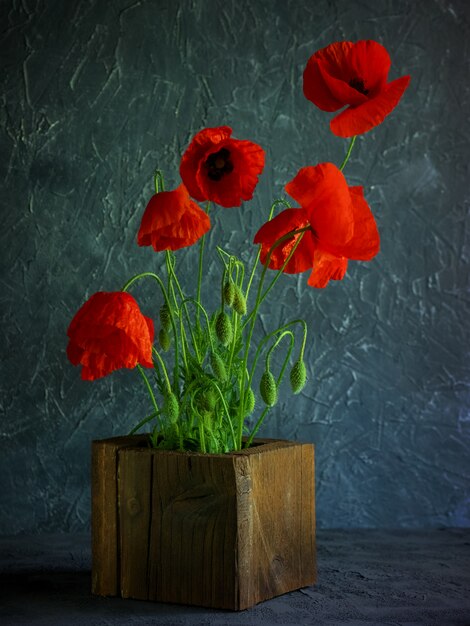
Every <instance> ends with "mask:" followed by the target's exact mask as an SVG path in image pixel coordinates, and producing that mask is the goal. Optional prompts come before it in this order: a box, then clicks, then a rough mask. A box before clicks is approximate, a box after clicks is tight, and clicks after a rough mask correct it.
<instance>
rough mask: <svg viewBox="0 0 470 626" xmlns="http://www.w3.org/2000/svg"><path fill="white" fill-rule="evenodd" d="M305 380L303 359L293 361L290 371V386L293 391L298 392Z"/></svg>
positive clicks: (305, 370)
mask: <svg viewBox="0 0 470 626" xmlns="http://www.w3.org/2000/svg"><path fill="white" fill-rule="evenodd" d="M306 382H307V368H306V367H305V363H304V362H303V361H297V362H296V363H294V367H293V368H292V369H291V371H290V386H291V387H292V391H293V392H294V393H300V392H301V391H302V389H303V388H304V387H305V383H306Z"/></svg>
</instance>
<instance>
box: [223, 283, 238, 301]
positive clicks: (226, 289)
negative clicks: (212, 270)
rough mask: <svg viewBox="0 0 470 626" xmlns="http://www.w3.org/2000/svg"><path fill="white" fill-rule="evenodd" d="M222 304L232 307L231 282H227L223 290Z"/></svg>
mask: <svg viewBox="0 0 470 626" xmlns="http://www.w3.org/2000/svg"><path fill="white" fill-rule="evenodd" d="M223 296H224V302H225V304H226V305H227V306H232V304H233V299H234V298H235V285H234V284H233V283H232V281H231V280H230V281H227V282H226V283H225V285H224V289H223Z"/></svg>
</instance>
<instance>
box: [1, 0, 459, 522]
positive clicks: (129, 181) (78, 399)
mask: <svg viewBox="0 0 470 626" xmlns="http://www.w3.org/2000/svg"><path fill="white" fill-rule="evenodd" d="M0 12H1V15H0V28H1V35H0V46H1V65H2V72H1V75H0V80H1V85H2V91H1V106H0V126H1V140H0V178H1V181H2V193H1V198H0V202H1V210H2V214H1V215H2V222H1V224H2V228H1V230H0V247H1V251H0V253H1V264H2V265H1V267H2V273H1V292H0V298H1V328H2V333H1V355H2V359H1V362H0V388H1V396H0V403H1V404H0V411H1V413H0V415H1V418H0V419H1V422H0V494H1V496H0V532H1V533H17V532H32V531H46V530H47V531H53V530H60V531H70V530H72V531H75V530H79V529H84V528H86V527H87V526H88V524H89V516H90V497H89V446H90V441H91V439H93V438H99V437H105V436H110V435H112V434H124V433H126V432H127V431H128V430H129V429H130V428H131V427H132V426H133V425H134V424H135V423H136V421H137V420H138V419H140V418H141V417H142V416H143V415H145V414H147V412H148V410H149V402H148V399H147V397H146V395H145V390H144V389H143V388H141V384H140V381H139V378H138V375H137V373H136V372H131V371H124V372H118V373H116V374H114V375H112V376H110V377H108V378H106V379H103V380H102V381H98V382H96V383H93V384H90V383H86V382H83V381H81V380H80V377H79V371H78V369H75V368H73V367H72V366H71V365H70V364H69V363H68V361H67V359H66V356H65V346H66V335H65V333H66V329H67V326H68V324H69V322H70V320H71V318H72V316H73V314H74V313H75V311H76V310H77V309H78V307H79V306H80V305H81V304H82V303H83V301H84V299H85V298H86V297H88V296H89V295H91V294H92V293H93V292H95V291H98V290H115V289H119V288H120V287H121V286H122V284H123V282H124V281H125V280H126V279H127V278H128V277H130V276H131V275H133V274H134V273H137V272H141V271H145V270H153V271H159V270H160V269H161V266H162V257H161V256H160V255H156V254H155V253H154V252H153V251H152V250H150V249H139V248H138V247H137V245H136V243H135V238H136V232H137V229H138V226H139V223H140V218H141V215H142V212H143V209H144V207H145V204H146V201H147V200H148V198H149V196H150V194H151V192H152V172H153V170H154V168H155V167H156V166H157V165H158V166H159V167H161V168H163V169H164V170H165V172H166V175H167V180H168V184H169V185H170V186H173V185H175V184H177V182H178V162H179V158H180V155H181V153H182V151H183V150H184V148H185V146H186V145H187V144H188V142H189V141H190V139H191V136H192V135H193V134H194V133H195V132H196V131H197V130H199V129H201V128H202V127H204V126H211V125H218V124H229V125H231V126H232V127H233V128H234V131H235V136H237V137H239V138H247V139H252V140H254V141H256V142H258V143H260V144H261V145H262V146H263V147H264V148H265V150H266V152H267V165H266V169H265V172H264V174H263V176H262V180H261V182H260V185H259V186H258V188H257V191H256V194H255V198H254V199H253V201H252V202H250V203H247V204H246V205H245V206H243V207H242V208H241V209H233V210H221V209H219V210H218V211H217V212H214V215H213V223H214V227H213V229H212V231H211V234H210V237H209V240H210V241H209V247H212V249H213V246H214V245H215V244H216V243H217V244H220V245H222V246H224V247H226V248H227V249H229V250H231V251H234V252H235V253H240V252H241V254H242V256H243V258H244V259H249V258H251V257H253V255H254V253H255V250H254V248H253V246H252V245H251V240H252V237H253V235H254V233H255V232H256V230H257V228H258V227H259V225H260V224H261V223H262V222H263V221H264V220H265V219H266V213H267V207H268V206H269V204H270V202H271V200H272V199H273V198H275V197H279V195H280V194H282V188H283V185H284V184H285V183H286V182H287V181H288V180H290V179H291V178H292V177H293V176H294V175H295V173H296V172H297V170H298V168H299V167H301V166H304V165H307V164H315V163H317V162H319V161H327V160H330V161H333V162H336V163H339V162H341V160H342V157H343V155H344V152H345V149H346V147H347V143H346V142H345V141H344V140H341V139H339V138H336V137H334V136H332V135H331V134H330V132H329V129H328V120H329V118H330V115H329V114H326V113H322V112H321V111H319V110H317V109H316V108H315V107H314V106H313V105H311V104H310V103H309V102H308V101H307V100H305V99H304V97H303V94H302V82H301V77H302V71H303V68H304V65H305V63H306V61H307V59H308V57H309V56H310V55H311V54H312V53H313V52H314V51H315V50H317V49H318V48H320V47H323V46H325V45H327V44H328V43H330V42H332V41H335V40H340V39H351V40H357V39H363V38H371V39H375V40H377V41H379V42H381V43H383V44H384V45H385V46H386V47H387V48H388V49H389V51H390V53H391V56H392V60H393V65H392V70H391V78H397V77H399V76H401V75H403V74H408V73H409V74H411V75H412V82H411V86H410V88H409V90H408V91H407V93H406V94H405V96H404V98H403V100H402V102H401V103H400V105H399V107H398V108H397V109H396V110H395V111H394V113H393V114H392V115H391V116H390V117H389V118H388V119H387V120H386V122H385V123H384V124H383V125H382V126H380V127H378V128H376V129H375V130H373V131H372V132H370V133H368V134H367V135H365V136H364V137H362V138H361V139H360V140H359V141H358V143H357V147H356V149H355V151H354V153H353V157H352V159H351V161H350V163H349V164H348V166H347V170H346V174H347V178H348V181H349V182H350V184H363V185H365V192H366V197H367V199H368V201H369V203H370V205H371V207H372V209H373V211H374V214H375V216H376V219H377V222H378V225H379V229H380V233H381V252H380V254H379V255H378V256H377V257H376V259H374V260H373V261H372V262H371V263H368V264H365V263H351V264H350V267H349V270H348V274H347V276H346V278H345V279H344V280H343V281H342V282H339V283H334V284H332V285H330V286H328V288H327V289H325V290H312V289H311V288H309V287H308V286H307V285H306V279H307V275H300V276H297V277H296V276H291V277H283V279H282V280H281V281H280V283H279V284H278V286H277V287H278V289H277V292H276V293H275V295H273V297H272V298H271V299H270V302H269V303H268V305H267V306H266V307H265V309H264V311H265V312H264V314H263V317H262V320H261V321H262V324H260V327H259V329H258V330H257V333H258V336H261V332H262V331H263V330H265V329H270V328H274V325H275V324H276V325H279V324H280V323H281V322H282V321H284V320H286V319H287V318H294V317H299V316H301V317H304V318H305V319H306V320H307V322H308V326H309V332H310V335H309V341H308V348H307V353H306V357H307V361H308V369H309V375H310V382H309V385H308V387H307V388H306V389H305V391H304V392H303V393H302V394H301V396H298V397H295V398H292V397H291V396H290V395H289V394H288V393H287V390H286V389H285V390H284V391H283V392H282V399H281V401H280V403H279V404H278V405H277V406H276V408H275V410H274V411H273V414H272V415H271V417H270V418H269V419H268V421H267V423H266V427H265V429H264V431H263V433H264V434H266V435H270V436H277V437H286V438H294V439H298V440H305V441H313V442H315V443H316V446H317V507H318V523H319V525H321V526H327V527H332V526H379V527H380V526H385V527H393V526H410V527H415V526H436V525H438V526H440V525H452V526H455V525H457V526H459V525H460V526H463V525H468V524H469V523H470V484H469V483H470V462H469V447H470V408H469V407H470V393H469V384H470V373H469V362H468V353H469V350H468V345H469V332H468V331H469V326H468V317H469V315H468V314H469V278H468V277H469V272H468V262H469V252H470V250H469V240H468V197H469V196H468V175H469V172H468V170H469V167H468V157H469V149H468V146H469V140H470V137H469V135H470V133H469V125H468V112H469V110H470V109H469V106H470V87H469V82H468V67H469V65H468V62H469V57H470V55H469V45H468V41H469V35H470V32H469V31H470V29H469V5H468V3H467V2H465V1H464V0H427V1H424V0H421V1H417V2H409V1H406V0H388V1H387V0H362V1H346V0H329V1H328V0H318V1H316V2H313V1H311V2H308V1H297V2H296V1H293V0H283V1H282V2H281V1H272V2H268V1H265V0H263V1H260V0H256V1H255V2H250V1H248V0H239V1H237V2H235V1H234V0H226V1H224V2H218V1H215V0H208V1H202V0H201V1H199V2H197V1H192V2H189V1H188V2H184V1H179V2H178V1H173V2H165V1H150V0H141V1H134V2H133V1H132V0H114V1H113V2H105V1H104V0H103V1H100V0H82V1H80V2H64V1H59V0H56V1H53V0H37V1H33V0H21V1H20V0H14V1H3V2H1V3H0ZM194 255H195V251H194V250H189V251H188V252H186V251H183V252H181V253H180V254H179V255H178V259H179V265H180V268H181V270H180V271H181V272H182V273H183V274H184V280H183V282H184V283H185V284H186V285H187V286H188V287H190V286H191V285H192V284H193V282H194V278H193V276H194V260H195V256H194ZM206 259H207V264H206V268H205V269H206V274H207V283H206V288H207V290H208V291H210V290H211V289H212V285H213V284H214V282H213V281H218V277H219V267H218V265H217V263H216V259H215V255H214V254H211V255H210V256H208V257H206ZM134 294H135V295H136V296H137V297H138V299H139V302H141V305H142V308H143V309H144V312H145V313H146V314H148V315H154V313H155V311H156V308H157V306H158V304H159V301H158V300H157V298H156V296H155V293H154V291H153V287H151V286H147V287H144V286H142V287H139V288H138V289H136V290H135V291H134Z"/></svg>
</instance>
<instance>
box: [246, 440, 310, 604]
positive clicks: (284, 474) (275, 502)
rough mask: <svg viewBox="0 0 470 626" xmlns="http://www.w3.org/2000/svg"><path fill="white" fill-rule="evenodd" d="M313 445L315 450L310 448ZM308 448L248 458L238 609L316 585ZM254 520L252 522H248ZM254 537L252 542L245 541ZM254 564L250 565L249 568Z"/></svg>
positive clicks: (278, 448)
mask: <svg viewBox="0 0 470 626" xmlns="http://www.w3.org/2000/svg"><path fill="white" fill-rule="evenodd" d="M305 445H307V446H308V445H310V444H305ZM303 447H304V446H303V445H301V444H291V443H287V442H279V443H278V444H272V445H271V446H270V449H268V450H267V449H263V450H262V451H259V452H258V451H256V448H253V450H252V452H251V453H250V454H249V455H247V458H248V461H249V470H248V471H249V474H250V475H251V482H252V485H251V493H250V494H249V496H248V497H249V502H247V501H246V496H245V498H244V500H243V504H242V506H243V510H240V511H239V512H240V521H241V522H242V524H243V528H240V529H239V533H238V534H239V538H240V539H241V542H240V541H239V547H240V554H239V562H240V565H241V567H242V569H243V570H244V575H243V576H240V579H239V585H240V590H239V607H238V608H239V609H243V608H247V607H249V606H252V605H253V604H256V603H258V602H261V601H262V600H265V599H268V598H272V597H274V596H277V595H281V594H282V593H286V592H288V591H292V590H294V589H298V588H299V587H302V586H305V585H308V584H311V583H312V582H313V580H314V575H315V574H314V573H315V571H316V565H315V550H314V547H315V546H314V524H313V519H314V518H313V515H314V510H313V495H314V494H313V491H312V484H313V478H308V480H307V487H305V488H304V487H303V486H302V484H301V480H302V478H301V477H302V473H304V474H307V472H310V475H311V476H313V463H312V464H310V460H312V455H311V454H309V453H308V452H307V451H305V453H304V451H303ZM247 516H251V519H249V518H248V519H247ZM247 529H248V530H249V531H250V533H251V537H250V541H248V537H246V536H244V535H246V532H247ZM250 561H251V562H250Z"/></svg>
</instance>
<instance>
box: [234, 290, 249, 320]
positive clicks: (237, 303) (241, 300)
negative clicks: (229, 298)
mask: <svg viewBox="0 0 470 626" xmlns="http://www.w3.org/2000/svg"><path fill="white" fill-rule="evenodd" d="M234 287H235V296H234V298H233V305H232V306H233V310H234V311H235V312H236V313H238V315H245V313H246V298H245V296H244V295H243V292H242V290H241V289H240V287H239V286H238V285H234Z"/></svg>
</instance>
